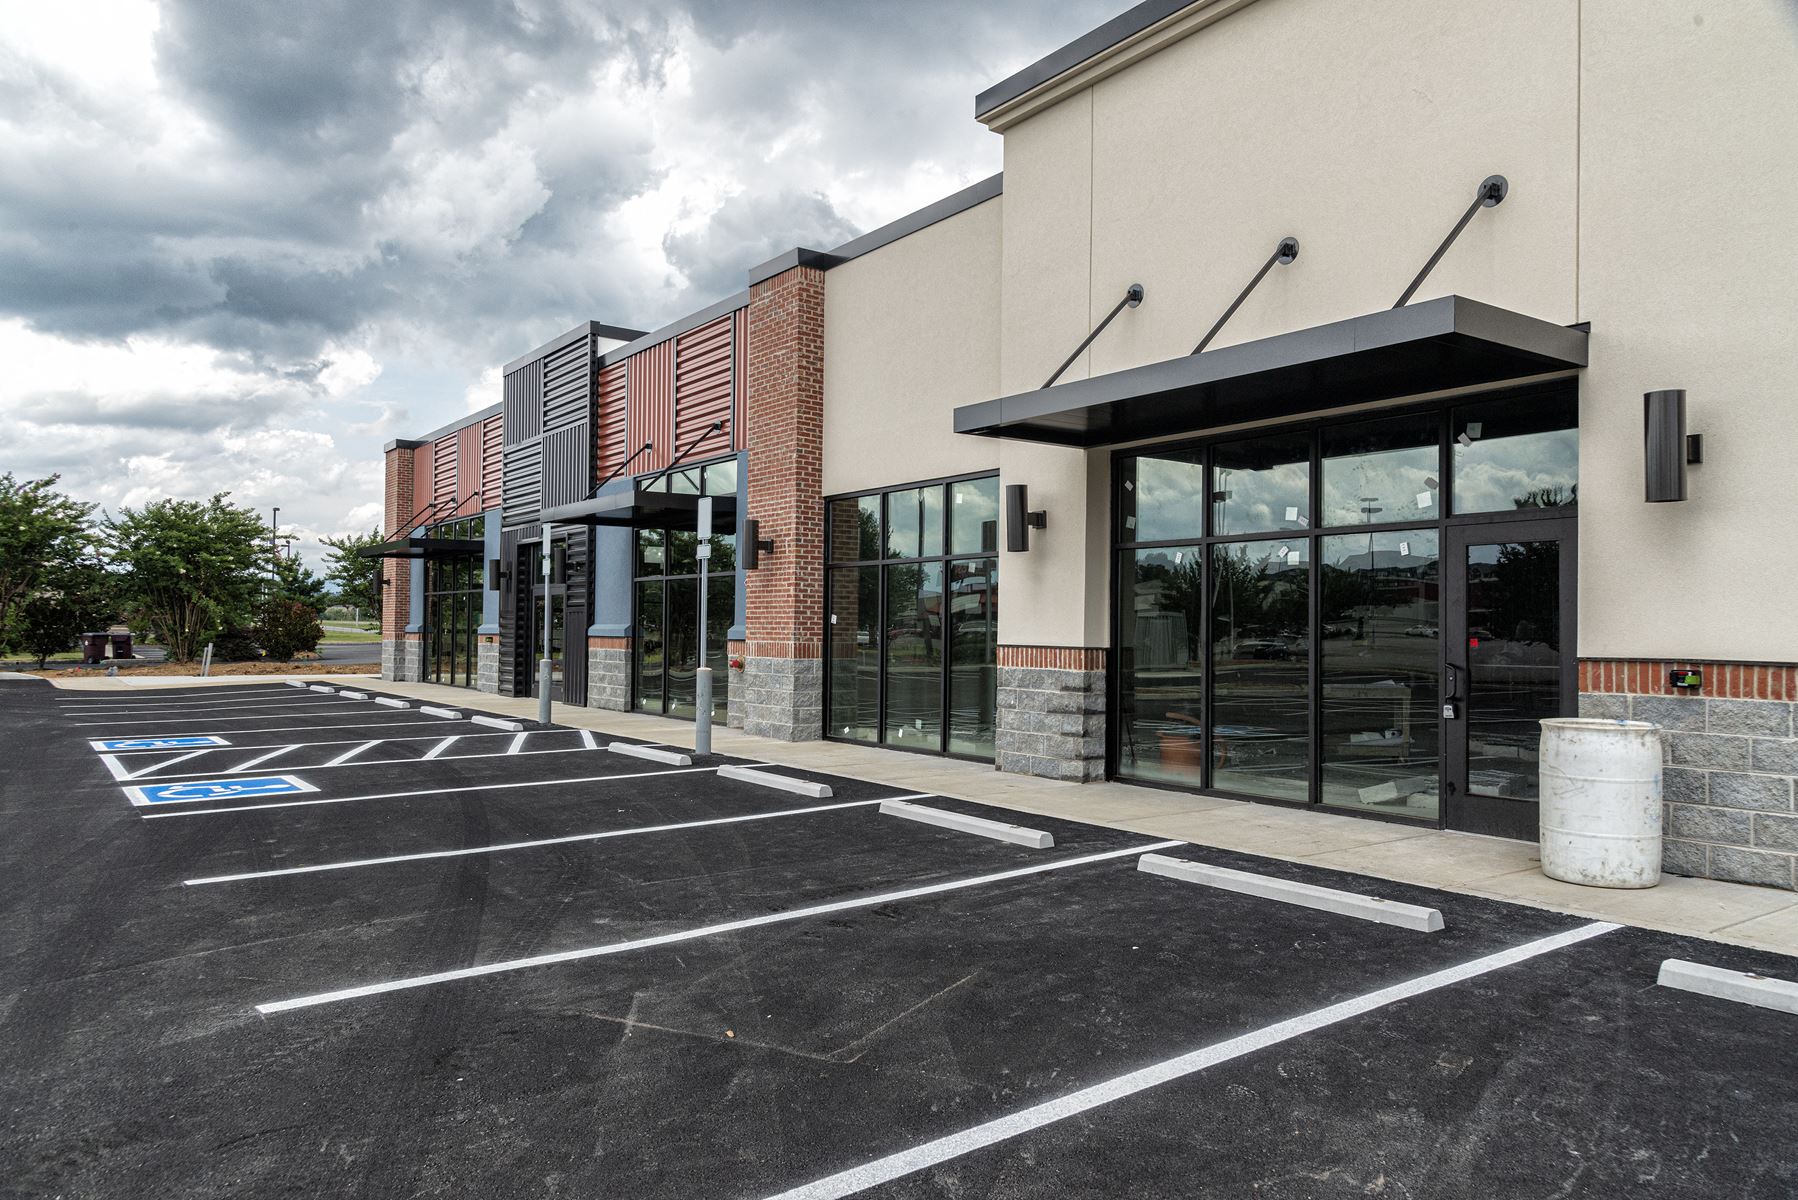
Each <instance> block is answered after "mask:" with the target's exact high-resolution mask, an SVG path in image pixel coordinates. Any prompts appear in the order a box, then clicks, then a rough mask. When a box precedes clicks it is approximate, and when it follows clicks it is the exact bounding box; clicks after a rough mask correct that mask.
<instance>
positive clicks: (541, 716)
mask: <svg viewBox="0 0 1798 1200" xmlns="http://www.w3.org/2000/svg"><path fill="white" fill-rule="evenodd" d="M552 530H553V526H551V525H549V524H547V523H546V524H545V525H544V526H543V657H542V658H540V659H538V660H537V723H538V724H540V725H547V724H549V677H550V672H551V671H553V670H554V669H555V664H554V662H553V661H552V660H551V659H550V656H549V633H550V628H549V626H550V595H549V588H550V571H551V569H552V568H551V565H550V564H551V563H552V562H554V561H555V554H554V553H553V547H552V546H551V544H550V535H551V532H552Z"/></svg>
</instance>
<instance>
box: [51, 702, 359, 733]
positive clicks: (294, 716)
mask: <svg viewBox="0 0 1798 1200" xmlns="http://www.w3.org/2000/svg"><path fill="white" fill-rule="evenodd" d="M289 707H291V708H306V709H320V708H328V709H331V710H333V711H334V712H337V713H342V714H343V716H344V717H345V718H346V719H348V720H352V721H353V720H358V719H360V718H362V717H369V716H374V715H375V714H373V713H366V712H349V711H348V709H351V708H354V707H356V702H355V701H354V700H351V701H350V702H349V703H348V704H294V705H289ZM328 715H331V714H328V713H322V712H308V713H306V714H305V715H304V716H302V715H300V714H299V713H286V712H272V713H255V714H253V715H251V716H247V717H215V716H213V715H211V714H210V713H208V714H206V715H205V716H204V717H201V718H198V719H200V720H206V721H234V722H235V721H311V720H315V719H317V718H319V717H323V716H328ZM195 719H196V718H194V717H191V716H187V717H157V718H155V719H154V720H149V721H139V720H136V719H135V718H133V719H132V720H130V721H126V722H124V723H125V724H127V725H181V724H185V723H187V722H190V721H193V720H195ZM74 724H75V728H76V729H94V728H97V727H98V726H101V725H117V724H120V722H118V721H76V722H75V723H74Z"/></svg>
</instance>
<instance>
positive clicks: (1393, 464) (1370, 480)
mask: <svg viewBox="0 0 1798 1200" xmlns="http://www.w3.org/2000/svg"><path fill="white" fill-rule="evenodd" d="M1441 430H1442V425H1441V416H1440V414H1437V413H1430V414H1427V415H1422V416H1411V417H1399V418H1396V419H1394V420H1387V421H1369V422H1367V423H1365V424H1361V425H1342V426H1336V427H1333V428H1326V429H1325V430H1324V431H1323V460H1324V505H1323V523H1324V524H1325V525H1384V524H1390V523H1392V522H1394V521H1434V520H1436V518H1438V517H1440V516H1441V515H1442V513H1441V512H1440V510H1439V507H1438V504H1439V491H1438V489H1439V487H1440V485H1441V476H1442V465H1441V462H1440V459H1441V447H1440V446H1439V445H1438V444H1437V443H1438V439H1439V438H1440V436H1441Z"/></svg>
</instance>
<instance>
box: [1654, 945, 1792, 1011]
mask: <svg viewBox="0 0 1798 1200" xmlns="http://www.w3.org/2000/svg"><path fill="white" fill-rule="evenodd" d="M1655 982H1656V983H1658V984H1659V985H1660V986H1662V987H1666V988H1676V989H1678V990H1679V991H1682V992H1696V993H1697V994H1698V995H1700V996H1710V997H1712V998H1714V999H1717V1000H1733V1001H1735V1002H1736V1003H1737V1004H1752V1005H1753V1006H1754V1007H1756V1008H1770V1009H1772V1010H1773V1011H1774V1012H1782V1013H1791V1014H1792V1015H1794V1016H1798V983H1791V982H1789V981H1787V980H1784V979H1774V978H1772V977H1771V976H1767V975H1754V974H1751V973H1749V972H1747V971H1726V970H1724V969H1723V968H1722V967H1710V966H1706V965H1705V964H1703V963H1695V962H1687V961H1685V960H1684V959H1680V958H1669V959H1667V960H1666V961H1665V962H1663V963H1662V964H1661V973H1660V976H1659V977H1658V978H1657V979H1656V980H1655Z"/></svg>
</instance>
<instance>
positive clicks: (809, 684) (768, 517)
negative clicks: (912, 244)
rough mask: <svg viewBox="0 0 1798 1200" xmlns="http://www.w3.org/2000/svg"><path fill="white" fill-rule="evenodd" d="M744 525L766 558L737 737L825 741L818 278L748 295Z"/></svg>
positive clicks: (753, 606)
mask: <svg viewBox="0 0 1798 1200" xmlns="http://www.w3.org/2000/svg"><path fill="white" fill-rule="evenodd" d="M748 324H749V369H748V379H749V388H748V399H747V406H746V408H747V411H746V419H745V433H746V438H745V445H746V446H747V448H748V451H749V463H748V470H749V514H748V515H749V516H751V517H753V518H755V519H756V521H758V522H759V523H760V535H761V537H762V538H764V539H772V540H773V542H774V553H773V554H772V555H765V556H763V558H762V560H761V565H760V566H759V567H757V569H755V570H753V571H750V572H747V583H746V606H747V613H746V619H745V627H744V632H745V634H746V635H747V637H746V644H745V647H744V651H745V664H744V691H745V695H744V728H745V729H746V730H747V731H748V732H750V733H755V734H761V735H763V736H766V737H778V738H782V739H785V740H788V741H802V740H807V739H811V738H816V737H820V736H822V734H823V722H824V714H823V656H824V618H823V607H824V494H823V480H824V450H823V428H824V272H822V271H820V270H818V269H816V268H815V267H794V268H793V269H791V270H788V271H783V272H782V273H781V274H779V275H776V276H774V277H773V278H771V279H767V280H764V281H763V282H761V283H758V284H756V285H754V286H753V287H752V288H750V291H749V313H748Z"/></svg>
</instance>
